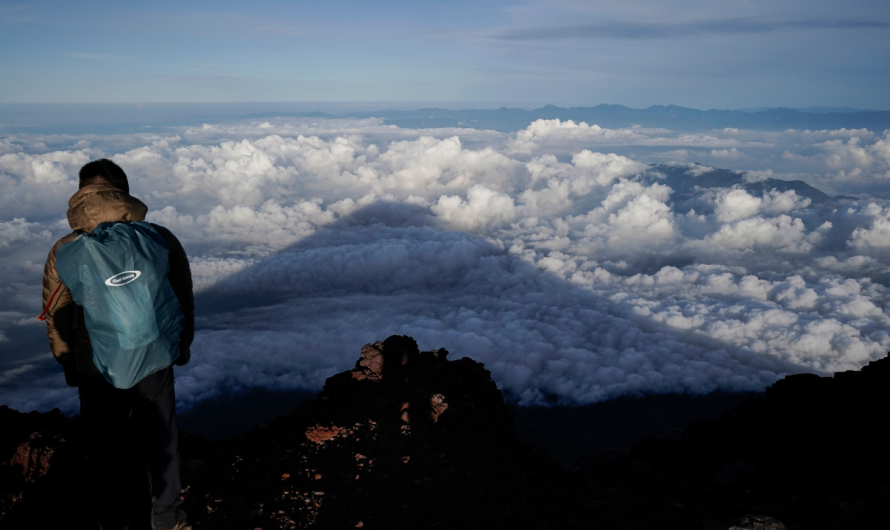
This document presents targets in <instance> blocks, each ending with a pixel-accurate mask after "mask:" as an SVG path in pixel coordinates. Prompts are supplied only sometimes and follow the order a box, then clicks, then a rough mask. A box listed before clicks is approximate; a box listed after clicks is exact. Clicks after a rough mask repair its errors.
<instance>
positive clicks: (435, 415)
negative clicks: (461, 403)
mask: <svg viewBox="0 0 890 530" xmlns="http://www.w3.org/2000/svg"><path fill="white" fill-rule="evenodd" d="M430 407H432V409H433V410H432V412H431V413H430V417H431V418H432V419H433V423H436V422H438V421H439V416H441V415H442V413H443V412H445V410H446V409H447V408H448V403H446V402H445V396H443V395H442V394H433V397H431V398H430Z"/></svg>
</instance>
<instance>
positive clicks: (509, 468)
mask: <svg viewBox="0 0 890 530" xmlns="http://www.w3.org/2000/svg"><path fill="white" fill-rule="evenodd" d="M888 383H890V358H885V359H883V360H881V361H877V362H873V363H871V364H869V365H868V366H867V367H865V368H864V369H863V370H861V371H859V372H844V373H840V374H836V375H835V376H834V377H833V378H826V377H818V376H814V375H796V376H790V377H787V378H785V379H783V380H781V381H779V382H778V383H776V384H775V385H773V386H772V387H770V389H768V390H767V391H766V392H765V393H764V394H763V395H761V396H759V397H757V398H753V399H749V400H748V401H746V402H745V403H743V404H742V405H741V406H738V407H736V408H734V409H732V410H730V411H729V412H727V413H725V414H723V415H722V416H720V417H719V418H716V419H714V420H709V421H705V422H698V423H694V424H691V425H690V426H689V427H687V429H686V431H685V433H684V434H683V436H682V438H681V439H680V440H677V441H671V440H665V439H654V438H653V439H646V440H644V441H643V442H642V443H640V444H638V445H637V446H636V447H634V448H633V449H632V450H631V451H629V452H621V451H599V452H596V453H593V454H588V455H585V456H583V457H581V458H579V459H578V460H577V461H576V462H575V463H574V465H573V466H572V469H571V470H569V469H566V468H564V467H563V466H561V465H560V464H558V463H556V462H555V461H554V460H553V459H552V458H550V457H549V455H547V454H546V452H544V451H543V450H542V449H540V448H538V447H536V446H534V445H533V444H530V443H528V442H525V441H523V440H522V439H521V437H519V436H518V435H517V434H516V432H515V430H514V429H513V426H512V419H513V414H512V411H511V409H510V408H509V407H507V406H506V405H505V403H504V399H503V397H502V395H501V393H500V391H499V390H498V389H497V387H496V385H495V384H494V383H493V382H492V381H491V378H490V374H489V372H488V371H487V370H485V368H484V367H483V366H482V365H481V364H480V363H478V362H475V361H472V360H470V359H467V358H463V359H457V360H449V354H448V352H447V351H445V350H444V349H440V350H435V351H426V352H420V351H419V350H418V347H417V344H416V343H415V342H414V340H413V339H411V338H410V337H404V336H392V337H390V338H388V339H387V340H386V341H383V342H377V343H375V344H369V345H366V346H364V347H363V348H362V350H361V354H360V358H359V360H358V362H357V363H356V365H355V368H354V369H352V370H348V371H345V372H342V373H340V374H337V375H334V376H333V377H331V378H329V379H328V380H327V382H326V384H325V386H324V390H323V391H322V392H321V393H320V394H318V396H317V397H316V398H315V399H313V400H310V401H308V402H305V403H303V404H302V405H301V406H300V407H298V408H297V409H294V410H293V411H292V412H290V413H289V414H288V415H286V416H284V417H282V418H279V419H276V420H274V421H270V422H268V423H265V424H262V425H259V426H258V427H257V428H256V429H255V430H254V431H252V432H251V433H249V434H247V435H245V436H243V437H241V438H237V439H231V440H226V441H222V442H209V441H207V440H205V439H203V438H200V437H194V436H189V435H188V434H187V433H182V437H181V441H180V447H181V451H182V477H183V485H184V490H183V497H184V499H185V502H184V507H185V508H186V509H187V510H188V511H189V513H190V516H191V519H192V520H193V521H194V523H195V528H207V529H216V528H219V529H236V528H237V529H242V528H247V529H256V528H262V529H264V530H271V529H291V528H320V529H328V528H381V529H396V530H397V529H401V528H455V529H463V528H484V529H499V528H521V529H526V528H529V529H539V528H541V529H544V528H579V529H580V528H603V529H620V528H652V529H659V530H662V529H674V528H676V529H681V528H682V529H689V528H695V529H697V528H702V529H704V530H729V529H743V530H782V529H788V530H793V529H825V530H835V529H846V528H883V527H890V517H888V513H890V512H888V506H890V486H888V483H890V479H888V478H887V477H888V476H890V473H888V472H890V467H888V457H887V455H888V451H887V449H886V448H887V441H888V440H887V435H886V434H885V433H884V431H885V430H886V429H884V426H883V423H884V418H885V417H886V413H887V406H888V404H890V385H888ZM0 425H2V426H3V428H2V429H0V526H3V527H4V528H5V527H9V528H17V527H26V526H27V527H35V528H36V527H64V528H93V527H94V526H93V518H92V516H91V514H90V513H89V510H85V509H84V507H87V506H90V504H91V503H90V500H89V497H88V488H87V487H85V485H86V484H85V482H86V476H85V470H84V466H83V463H84V462H83V450H82V447H81V446H80V443H81V441H80V437H79V436H78V429H77V427H78V426H77V419H76V418H75V419H67V418H64V417H63V416H61V414H59V413H58V411H54V412H52V413H48V414H35V413H31V414H21V413H18V412H15V411H11V410H9V409H8V408H5V407H3V408H0ZM129 453H130V455H131V459H130V460H129V461H128V462H126V467H127V476H128V477H130V479H131V483H130V484H128V485H127V488H128V490H129V494H130V495H131V497H132V498H133V499H134V501H133V503H132V506H131V507H130V509H131V513H132V517H133V524H132V525H131V528H132V529H133V530H141V529H144V528H147V527H148V526H147V523H148V506H149V505H148V491H147V484H146V480H145V475H144V471H143V469H142V463H141V460H140V456H139V452H138V448H137V445H136V444H135V440H134V441H133V443H132V444H131V447H130V450H129Z"/></svg>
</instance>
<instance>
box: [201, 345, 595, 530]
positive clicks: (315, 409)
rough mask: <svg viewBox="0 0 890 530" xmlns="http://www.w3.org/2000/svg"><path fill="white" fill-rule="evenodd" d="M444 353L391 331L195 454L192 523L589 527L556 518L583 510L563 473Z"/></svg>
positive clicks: (470, 368) (474, 370)
mask: <svg viewBox="0 0 890 530" xmlns="http://www.w3.org/2000/svg"><path fill="white" fill-rule="evenodd" d="M447 356H448V352H447V351H446V350H444V349H440V350H435V351H427V352H420V351H418V348H417V344H416V343H415V342H414V340H413V339H411V338H410V337H403V336H393V337H390V338H388V339H387V340H386V341H384V342H382V343H381V342H378V343H376V344H373V345H370V344H369V345H366V346H365V347H363V348H362V351H361V359H360V360H359V361H358V362H357V363H356V366H355V368H354V369H353V370H351V371H347V372H343V373H340V374H337V375H335V376H333V377H331V378H329V379H328V380H327V382H326V384H325V387H324V390H323V391H322V392H321V393H320V394H319V395H318V397H317V398H316V399H314V400H312V401H309V402H306V403H304V404H303V405H301V406H300V407H299V408H298V409H297V410H295V411H293V412H292V413H290V414H289V415H287V416H286V417H284V418H281V419H279V420H276V421H272V422H269V423H268V424H265V425H263V426H261V427H260V428H258V429H257V430H255V431H254V432H252V433H250V434H248V435H247V436H245V437H244V438H243V440H240V441H239V442H238V443H237V444H233V445H231V446H229V447H227V448H225V449H224V450H221V451H219V452H217V453H216V454H214V455H212V456H209V457H208V456H206V454H205V456H204V457H202V459H203V460H204V461H205V462H207V465H206V466H205V467H204V471H203V472H202V473H198V474H195V476H194V477H189V478H188V479H187V480H186V483H187V484H188V485H189V491H188V501H187V504H188V505H190V506H191V507H192V508H191V512H192V513H193V514H194V518H195V519H196V520H197V521H198V522H199V523H201V524H204V525H208V527H214V528H244V527H245V526H244V525H245V524H246V523H247V522H248V521H249V522H250V524H253V525H254V526H255V527H261V528H263V529H266V530H268V529H271V528H310V527H312V528H356V527H358V528H386V529H399V528H505V527H516V528H556V527H557V526H560V525H561V524H563V523H565V522H569V521H571V522H573V523H574V524H575V525H576V527H577V528H584V527H585V526H591V525H592V522H590V521H587V522H584V521H583V517H580V516H579V514H580V513H581V512H580V511H579V510H574V511H572V510H571V509H570V508H571V506H572V505H579V506H580V505H582V504H583V498H580V497H579V492H580V490H579V489H577V488H573V486H576V485H577V484H576V481H575V479H574V478H573V476H572V475H571V474H570V473H569V472H568V471H567V470H565V469H563V468H562V467H561V466H560V465H558V464H557V463H556V462H555V461H554V460H553V459H552V458H550V457H549V455H547V454H546V453H545V452H544V451H543V450H541V449H539V448H537V447H536V446H534V445H531V444H529V443H526V442H523V441H522V440H520V439H519V438H517V437H516V435H515V433H514V431H513V428H512V411H511V409H510V408H508V407H507V406H506V405H505V403H504V399H503V397H502V395H501V393H500V391H499V390H498V389H497V387H496V385H495V384H494V383H493V382H492V381H491V378H490V375H489V372H488V371H487V370H485V369H484V367H483V366H482V365H481V364H480V363H477V362H475V361H472V360H470V359H467V358H464V359H459V360H453V361H449V360H448V359H447ZM187 445H188V444H186V446H187ZM217 500H220V502H216V501H217ZM224 518H225V519H224Z"/></svg>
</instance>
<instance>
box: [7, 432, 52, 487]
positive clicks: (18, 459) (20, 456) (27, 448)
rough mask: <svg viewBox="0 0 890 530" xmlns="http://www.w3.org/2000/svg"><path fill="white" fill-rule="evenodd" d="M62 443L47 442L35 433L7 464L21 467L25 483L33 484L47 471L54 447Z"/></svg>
mask: <svg viewBox="0 0 890 530" xmlns="http://www.w3.org/2000/svg"><path fill="white" fill-rule="evenodd" d="M64 441H65V439H64V438H62V439H60V440H47V439H46V438H45V437H44V436H43V434H42V433H39V432H35V433H34V434H32V435H31V437H30V439H29V440H28V441H27V442H25V443H23V444H22V445H20V446H19V447H18V449H16V451H15V454H14V455H12V458H11V459H10V460H9V463H10V464H11V465H15V464H18V465H20V466H22V476H23V477H24V478H25V481H26V482H34V481H35V480H37V479H38V478H40V477H42V476H44V475H46V473H47V472H48V471H49V467H50V461H51V460H52V457H53V454H54V453H55V452H56V447H55V446H56V445H57V444H58V443H62V442H64ZM48 442H49V443H48Z"/></svg>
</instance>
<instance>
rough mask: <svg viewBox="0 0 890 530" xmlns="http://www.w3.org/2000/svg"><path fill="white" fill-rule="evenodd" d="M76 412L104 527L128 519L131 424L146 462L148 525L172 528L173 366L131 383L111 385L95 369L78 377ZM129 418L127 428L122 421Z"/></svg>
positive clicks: (175, 499) (175, 454)
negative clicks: (80, 420) (149, 504)
mask: <svg viewBox="0 0 890 530" xmlns="http://www.w3.org/2000/svg"><path fill="white" fill-rule="evenodd" d="M80 414H81V419H82V421H83V430H84V441H85V443H86V450H87V458H88V459H89V460H88V463H87V467H88V469H89V477H90V486H91V488H92V495H93V502H94V505H95V507H96V513H97V515H98V516H99V524H100V525H101V527H102V529H103V530H117V529H119V528H124V527H126V526H127V525H128V524H129V516H128V509H127V506H128V504H129V502H128V499H127V498H126V489H127V488H126V483H127V482H132V480H131V481H127V480H126V478H125V476H124V470H125V469H126V466H125V461H126V454H125V453H126V447H127V445H128V443H127V442H128V438H129V437H128V435H127V432H128V429H130V428H132V430H133V432H134V434H135V436H136V439H137V442H138V443H139V445H140V447H141V449H142V456H143V457H144V459H145V463H146V465H147V467H148V480H149V485H150V486H151V502H152V510H151V526H152V528H173V527H174V526H175V525H176V510H177V509H178V508H179V503H180V500H179V495H180V491H181V488H180V484H179V451H178V449H177V435H178V433H177V429H176V398H175V396H174V393H173V368H172V367H168V368H165V369H163V370H160V371H158V372H155V373H153V374H151V375H149V376H148V377H146V378H145V379H143V380H142V381H140V382H139V383H137V384H136V386H134V387H133V388H129V389H126V390H122V389H119V388H114V387H113V386H111V384H109V383H108V381H106V380H105V378H104V377H102V376H101V375H99V374H96V375H88V376H83V378H82V380H81V383H80ZM128 421H129V422H131V426H130V427H128V425H127V423H128Z"/></svg>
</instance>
